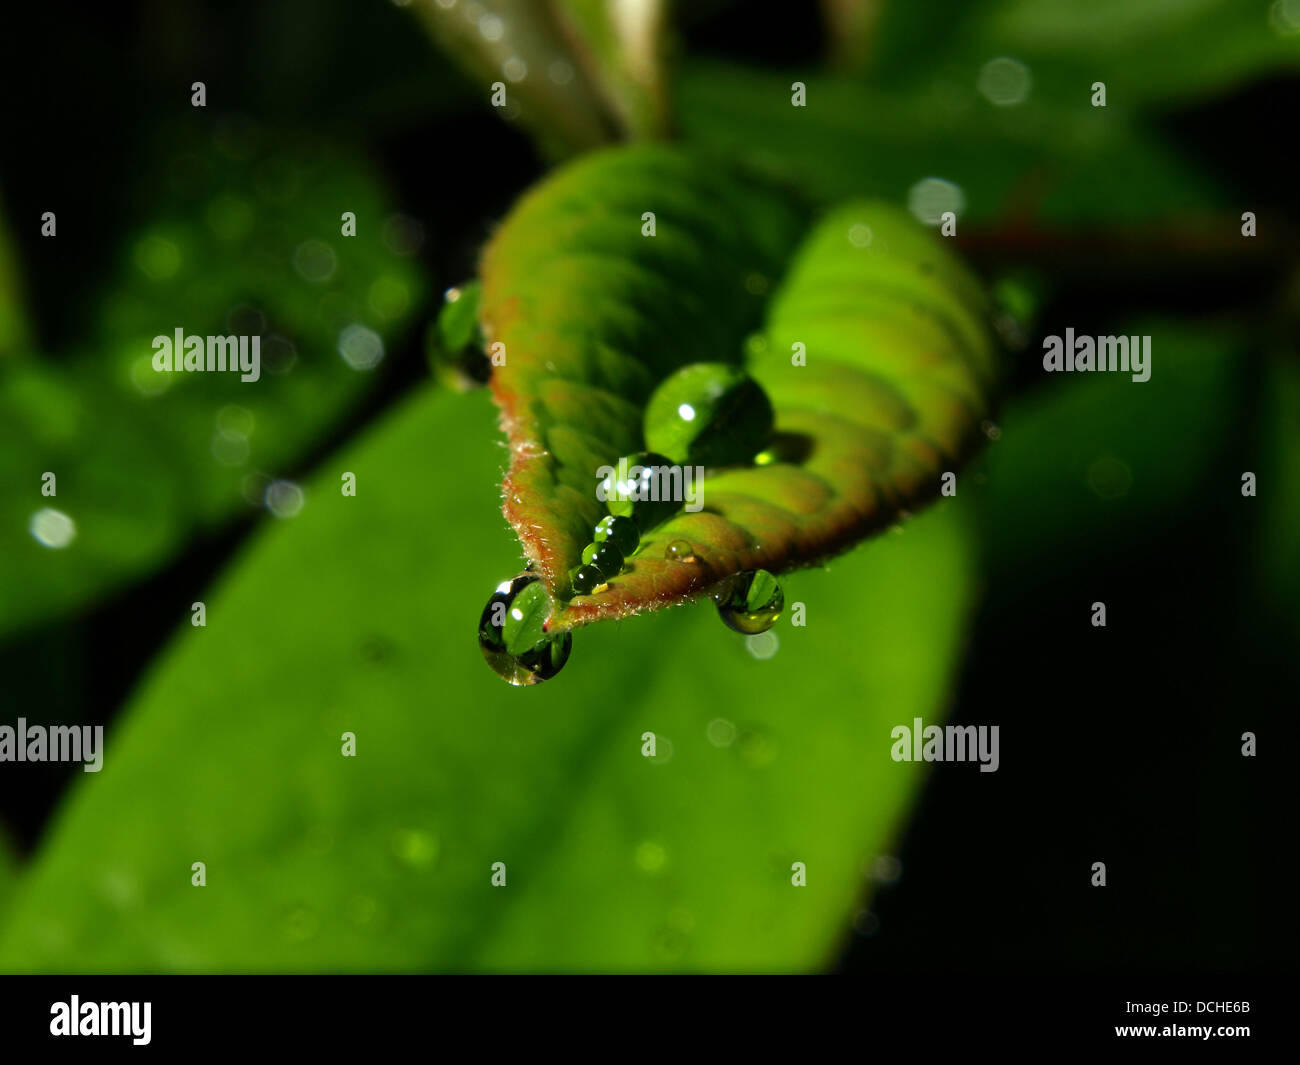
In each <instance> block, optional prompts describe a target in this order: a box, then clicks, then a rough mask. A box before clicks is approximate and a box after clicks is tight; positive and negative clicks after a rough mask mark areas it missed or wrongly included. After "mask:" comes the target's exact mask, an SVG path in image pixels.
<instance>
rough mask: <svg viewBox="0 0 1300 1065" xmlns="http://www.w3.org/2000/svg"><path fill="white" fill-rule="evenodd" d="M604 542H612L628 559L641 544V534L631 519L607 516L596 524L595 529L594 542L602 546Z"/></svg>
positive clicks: (613, 515)
mask: <svg viewBox="0 0 1300 1065" xmlns="http://www.w3.org/2000/svg"><path fill="white" fill-rule="evenodd" d="M606 540H609V541H612V542H613V544H614V546H615V547H617V548H618V549H619V550H620V551H622V552H623V557H624V558H630V557H631V555H632V552H633V551H635V550H636V549H637V546H638V545H639V544H640V542H641V533H640V532H639V531H638V530H637V527H636V522H634V521H633V520H632V519H631V518H624V517H620V516H618V515H616V514H607V515H606V516H605V517H603V518H601V519H600V521H598V522H596V529H595V542H596V543H598V544H603V543H604V542H605V541H606Z"/></svg>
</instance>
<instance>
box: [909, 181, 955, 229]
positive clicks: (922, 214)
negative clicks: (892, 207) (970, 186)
mask: <svg viewBox="0 0 1300 1065" xmlns="http://www.w3.org/2000/svg"><path fill="white" fill-rule="evenodd" d="M907 209H908V210H909V211H911V212H912V214H913V215H914V216H915V217H916V218H917V220H918V221H921V222H924V223H925V224H926V225H928V226H937V225H938V224H939V223H940V222H942V221H943V215H944V212H945V211H951V212H952V213H953V214H955V215H960V214H961V213H962V211H964V210H965V209H966V193H964V192H963V191H962V189H961V186H959V185H954V184H953V183H952V182H951V181H945V180H944V179H943V178H937V177H928V178H922V179H921V180H920V181H918V182H917V183H916V184H915V185H913V186H912V187H911V188H910V189H908V192H907Z"/></svg>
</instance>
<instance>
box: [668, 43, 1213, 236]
mask: <svg viewBox="0 0 1300 1065" xmlns="http://www.w3.org/2000/svg"><path fill="white" fill-rule="evenodd" d="M994 54H996V53H994ZM962 73H963V75H964V76H966V77H968V79H969V80H968V82H967V83H966V84H965V85H954V84H953V83H952V81H951V79H939V80H937V81H936V82H935V83H933V84H925V85H922V86H917V87H908V88H906V89H900V88H882V87H880V86H875V85H865V84H863V83H862V82H860V81H857V80H855V79H851V78H844V77H829V76H819V75H815V74H813V75H809V74H805V73H803V72H799V73H798V74H797V75H781V74H772V73H770V72H767V71H757V70H754V69H752V68H747V67H744V66H740V65H737V64H731V63H720V62H716V61H712V60H696V61H693V62H690V63H688V64H686V65H684V66H683V69H682V73H681V77H680V79H679V82H680V84H679V89H678V96H679V97H680V100H681V107H680V112H681V114H680V122H681V127H682V132H683V134H684V135H685V136H686V138H687V140H689V141H692V142H695V143H698V144H701V145H708V146H709V148H710V149H712V150H715V151H719V152H727V153H728V154H730V155H732V156H734V157H735V158H739V159H744V160H747V161H749V162H751V163H752V164H754V165H756V166H760V167H762V168H763V169H764V170H765V171H767V172H770V173H772V174H774V175H776V176H778V177H781V178H785V179H789V180H797V181H798V182H799V183H800V184H801V185H803V186H805V187H807V188H808V189H809V190H811V191H812V192H814V193H816V194H817V195H818V196H819V197H821V198H822V199H824V200H835V199H840V198H844V197H850V196H863V195H867V196H879V197H883V198H886V199H888V200H891V201H893V202H898V203H902V202H905V201H906V199H907V197H908V194H909V190H910V189H911V188H912V187H913V186H914V185H916V184H917V183H918V182H920V181H922V180H924V179H926V178H929V177H938V178H941V179H943V180H945V181H948V182H950V183H952V184H953V185H955V186H956V187H957V188H958V189H959V190H960V200H959V201H957V203H956V204H955V205H954V206H955V207H956V214H957V216H958V220H959V227H958V241H959V242H960V239H961V225H960V223H961V222H966V221H977V220H978V221H988V220H990V219H994V218H998V217H999V216H1001V215H1004V214H1006V215H1010V216H1012V217H1013V218H1015V219H1023V218H1025V217H1031V218H1041V219H1047V220H1050V221H1052V222H1056V223H1073V224H1080V223H1086V222H1093V221H1096V220H1115V221H1129V222H1135V223H1136V222H1143V223H1148V224H1149V223H1150V222H1151V221H1152V220H1153V219H1163V218H1167V217H1169V216H1171V215H1176V214H1178V213H1179V212H1184V213H1185V212H1187V211H1189V210H1194V209H1196V210H1199V209H1203V208H1204V207H1205V206H1206V205H1207V204H1208V203H1211V202H1213V200H1214V195H1213V193H1214V184H1213V182H1212V181H1211V180H1210V179H1209V178H1208V177H1206V176H1204V175H1201V174H1198V173H1197V172H1196V170H1195V169H1194V168H1193V167H1190V166H1189V165H1188V163H1187V161H1186V159H1185V158H1183V157H1182V156H1180V155H1179V154H1178V153H1177V152H1176V151H1175V150H1174V149H1173V148H1172V147H1171V146H1170V144H1169V143H1168V137H1167V136H1166V135H1164V134H1163V133H1162V132H1160V131H1159V130H1157V129H1153V128H1150V127H1149V126H1148V125H1146V124H1144V123H1143V122H1142V121H1141V120H1140V116H1138V115H1137V114H1135V113H1134V112H1133V110H1132V109H1131V108H1123V107H1106V108H1094V107H1091V106H1089V104H1088V100H1087V97H1086V96H1081V97H1080V98H1079V99H1078V100H1077V101H1075V102H1073V103H1062V102H1059V101H1054V100H1050V99H1045V98H1038V97H1034V96H1031V97H1030V99H1029V100H1028V101H1027V102H1026V103H1025V104H1023V105H1022V106H1019V107H1014V108H998V107H994V106H993V105H992V104H990V103H988V101H986V100H984V99H983V98H982V97H980V96H979V95H978V93H977V92H976V90H975V87H974V86H975V79H976V76H977V74H978V65H974V66H972V67H970V69H969V70H963V72H962ZM794 77H797V78H798V80H800V81H803V82H805V84H806V88H807V94H808V95H807V100H808V102H807V106H806V107H792V106H791V105H790V85H791V81H792V79H793V78H794ZM1085 88H1086V86H1085ZM827 145H833V146H834V148H833V150H827ZM1232 202H1235V201H1232Z"/></svg>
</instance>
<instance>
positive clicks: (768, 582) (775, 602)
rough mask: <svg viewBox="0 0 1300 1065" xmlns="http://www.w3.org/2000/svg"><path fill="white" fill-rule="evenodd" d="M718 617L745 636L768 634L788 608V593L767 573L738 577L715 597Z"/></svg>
mask: <svg viewBox="0 0 1300 1065" xmlns="http://www.w3.org/2000/svg"><path fill="white" fill-rule="evenodd" d="M713 601H714V602H715V603H716V604H717V605H718V616H719V617H721V618H722V620H723V621H724V622H725V623H726V624H727V626H728V627H729V628H732V629H735V631H736V632H739V633H741V634H743V635H745V636H754V635H757V634H758V633H760V632H766V631H767V630H768V629H770V628H771V627H772V626H773V625H775V624H776V622H777V619H778V618H779V617H780V616H781V611H782V610H783V609H784V608H785V593H784V592H782V591H781V585H780V584H778V583H777V579H776V578H775V577H773V576H772V574H770V573H768V572H767V570H765V569H758V570H749V571H748V572H746V573H740V574H737V575H736V576H735V577H733V578H731V580H729V581H727V582H726V583H725V584H724V585H723V586H722V587H721V588H720V589H719V590H718V591H716V592H714V593H713Z"/></svg>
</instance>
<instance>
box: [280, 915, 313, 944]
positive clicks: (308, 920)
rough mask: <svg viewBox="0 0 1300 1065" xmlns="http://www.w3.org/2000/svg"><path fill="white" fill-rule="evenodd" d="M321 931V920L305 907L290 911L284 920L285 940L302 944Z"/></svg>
mask: <svg viewBox="0 0 1300 1065" xmlns="http://www.w3.org/2000/svg"><path fill="white" fill-rule="evenodd" d="M319 930H320V918H319V917H317V916H316V914H314V913H313V912H312V911H311V910H309V909H307V908H306V907H305V906H299V907H297V908H296V909H293V910H290V911H289V913H288V914H287V915H286V916H285V919H284V938H285V939H291V940H294V941H296V942H299V943H301V942H302V941H304V940H307V939H311V937H312V936H314V935H315V934H316V933H317V932H318V931H319Z"/></svg>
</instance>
